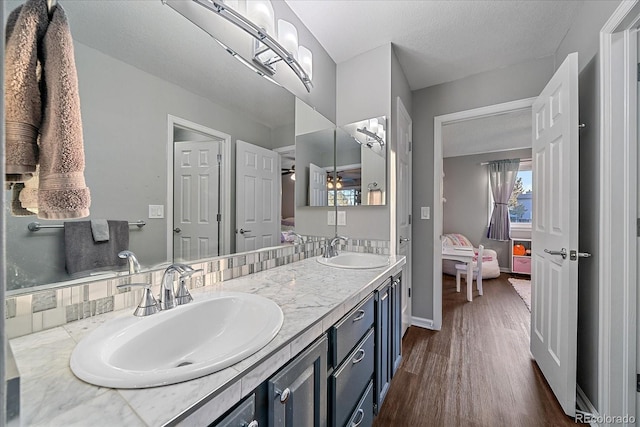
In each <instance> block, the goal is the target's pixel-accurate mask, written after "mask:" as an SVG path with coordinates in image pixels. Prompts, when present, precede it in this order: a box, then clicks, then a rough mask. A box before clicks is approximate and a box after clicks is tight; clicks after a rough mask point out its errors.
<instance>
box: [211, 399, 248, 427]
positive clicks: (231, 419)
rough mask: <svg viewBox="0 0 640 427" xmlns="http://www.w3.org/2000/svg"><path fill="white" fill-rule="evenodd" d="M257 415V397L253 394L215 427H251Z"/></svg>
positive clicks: (216, 423)
mask: <svg viewBox="0 0 640 427" xmlns="http://www.w3.org/2000/svg"><path fill="white" fill-rule="evenodd" d="M255 413H256V395H255V394H252V395H251V396H249V397H247V398H246V399H245V400H244V401H243V402H242V403H241V404H240V405H238V407H237V408H236V409H234V410H233V411H231V413H230V414H229V415H227V416H226V417H224V418H222V419H221V420H218V421H217V422H215V423H214V424H213V425H214V426H215V427H238V426H249V425H251V423H252V422H253V423H254V424H255V423H256V421H255Z"/></svg>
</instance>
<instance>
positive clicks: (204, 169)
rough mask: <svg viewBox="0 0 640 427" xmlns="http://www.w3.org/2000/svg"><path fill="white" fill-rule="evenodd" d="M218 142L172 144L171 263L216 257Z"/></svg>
mask: <svg viewBox="0 0 640 427" xmlns="http://www.w3.org/2000/svg"><path fill="white" fill-rule="evenodd" d="M220 146H221V142H220V141H215V140H211V141H207V142H193V141H180V142H178V141H176V142H175V143H174V206H173V210H174V211H173V229H174V243H173V245H174V247H173V254H174V261H176V262H178V261H179V262H185V261H192V260H196V259H203V258H210V257H214V256H218V255H219V223H218V220H217V219H218V213H219V199H218V195H219V190H220V179H219V178H220V163H219V154H220V148H221V147H220Z"/></svg>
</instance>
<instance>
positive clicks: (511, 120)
mask: <svg viewBox="0 0 640 427" xmlns="http://www.w3.org/2000/svg"><path fill="white" fill-rule="evenodd" d="M518 148H531V109H530V108H528V109H526V110H520V111H514V112H509V113H503V114H497V115H493V116H487V117H481V118H477V119H471V120H464V121H459V122H455V123H451V124H446V125H444V126H442V157H456V156H469V155H472V154H481V153H490V152H497V151H505V150H515V149H518Z"/></svg>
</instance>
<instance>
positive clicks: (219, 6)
mask: <svg viewBox="0 0 640 427" xmlns="http://www.w3.org/2000/svg"><path fill="white" fill-rule="evenodd" d="M193 1H195V2H196V3H198V4H199V5H201V6H204V7H205V8H207V9H208V10H210V11H212V12H214V13H216V14H217V15H219V16H221V17H223V18H224V19H226V20H227V21H229V22H231V23H232V24H234V25H236V26H238V27H239V28H241V29H243V30H244V31H246V32H247V33H249V34H250V35H251V36H252V37H253V38H255V39H256V40H257V41H258V42H260V43H262V44H263V45H264V46H266V48H267V49H270V50H272V51H273V52H274V53H275V54H276V55H277V56H278V57H279V58H280V59H278V60H276V61H274V60H270V61H268V63H264V62H262V60H260V58H259V57H258V55H260V54H262V53H264V52H265V49H263V50H262V51H260V50H259V49H255V48H254V58H253V60H254V62H256V63H257V64H258V65H260V66H261V67H262V68H264V69H265V70H266V71H267V72H269V73H270V74H274V73H275V69H274V68H273V67H272V65H273V64H274V63H275V62H278V61H280V60H283V61H284V62H285V63H286V64H287V65H288V66H289V67H290V68H291V69H292V70H293V72H294V73H295V74H296V75H297V76H298V78H299V79H300V81H301V82H302V84H303V85H304V87H305V88H306V89H307V92H311V88H312V87H313V84H312V83H311V79H310V78H309V75H308V74H307V73H306V71H305V70H304V69H303V68H302V66H301V65H300V63H299V62H298V61H297V60H296V59H295V58H294V57H293V56H292V55H291V53H290V52H289V51H287V50H286V49H285V48H284V47H283V46H282V45H281V44H280V43H278V41H277V40H276V39H274V38H273V37H271V36H270V35H269V34H266V33H265V32H264V30H263V29H262V28H260V27H258V26H257V25H256V24H254V23H253V22H251V21H250V20H248V19H247V18H246V17H244V16H243V15H241V14H240V13H238V12H236V11H235V10H233V9H232V8H230V7H228V6H226V5H225V4H224V3H222V2H221V1H219V0H193ZM376 136H377V135H376Z"/></svg>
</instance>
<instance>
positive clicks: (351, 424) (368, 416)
mask: <svg viewBox="0 0 640 427" xmlns="http://www.w3.org/2000/svg"><path fill="white" fill-rule="evenodd" d="M372 425H373V381H369V386H368V387H367V391H365V392H364V395H363V396H362V399H360V402H358V406H356V409H354V411H353V413H352V414H351V418H349V421H347V424H345V427H371V426H372Z"/></svg>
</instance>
